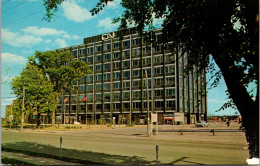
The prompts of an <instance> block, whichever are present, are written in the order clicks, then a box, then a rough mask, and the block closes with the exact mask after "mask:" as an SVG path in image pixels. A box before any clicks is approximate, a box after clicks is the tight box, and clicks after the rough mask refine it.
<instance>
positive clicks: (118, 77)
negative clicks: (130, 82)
mask: <svg viewBox="0 0 260 166" xmlns="http://www.w3.org/2000/svg"><path fill="white" fill-rule="evenodd" d="M120 78H121V73H120V72H113V79H120Z"/></svg>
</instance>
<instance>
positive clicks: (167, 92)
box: [165, 88, 175, 96]
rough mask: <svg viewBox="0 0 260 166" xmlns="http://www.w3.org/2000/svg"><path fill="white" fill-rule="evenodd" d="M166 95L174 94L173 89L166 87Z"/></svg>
mask: <svg viewBox="0 0 260 166" xmlns="http://www.w3.org/2000/svg"><path fill="white" fill-rule="evenodd" d="M165 93H166V96H175V89H174V88H173V89H166V91H165Z"/></svg>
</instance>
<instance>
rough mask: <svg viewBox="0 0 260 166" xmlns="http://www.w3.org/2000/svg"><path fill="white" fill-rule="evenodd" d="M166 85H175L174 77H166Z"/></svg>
mask: <svg viewBox="0 0 260 166" xmlns="http://www.w3.org/2000/svg"><path fill="white" fill-rule="evenodd" d="M166 85H174V77H166Z"/></svg>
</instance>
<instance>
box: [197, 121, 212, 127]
mask: <svg viewBox="0 0 260 166" xmlns="http://www.w3.org/2000/svg"><path fill="white" fill-rule="evenodd" d="M195 126H196V127H209V124H208V123H207V122H206V121H197V122H196V123H195Z"/></svg>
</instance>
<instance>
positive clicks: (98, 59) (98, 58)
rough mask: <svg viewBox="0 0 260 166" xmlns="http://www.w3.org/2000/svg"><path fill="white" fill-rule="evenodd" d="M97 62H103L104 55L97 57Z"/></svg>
mask: <svg viewBox="0 0 260 166" xmlns="http://www.w3.org/2000/svg"><path fill="white" fill-rule="evenodd" d="M95 58H96V62H101V61H102V54H101V55H96V57H95Z"/></svg>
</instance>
